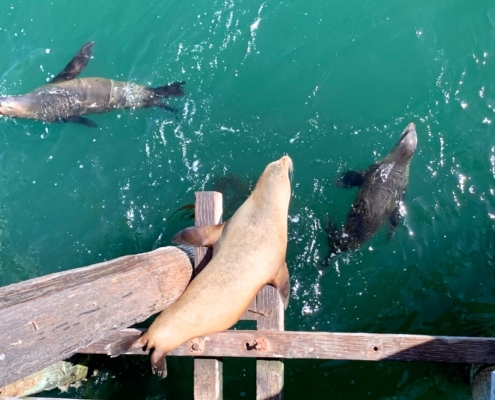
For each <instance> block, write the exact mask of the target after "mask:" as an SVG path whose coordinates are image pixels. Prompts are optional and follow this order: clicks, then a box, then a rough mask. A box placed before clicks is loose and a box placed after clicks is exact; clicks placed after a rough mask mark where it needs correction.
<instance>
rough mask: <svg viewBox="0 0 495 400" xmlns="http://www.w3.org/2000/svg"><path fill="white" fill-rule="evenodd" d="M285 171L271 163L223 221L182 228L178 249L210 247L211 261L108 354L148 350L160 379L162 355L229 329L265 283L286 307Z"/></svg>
mask: <svg viewBox="0 0 495 400" xmlns="http://www.w3.org/2000/svg"><path fill="white" fill-rule="evenodd" d="M291 170H292V160H291V159H290V158H289V157H288V156H284V157H282V158H281V159H280V160H278V161H274V162H272V163H271V164H269V165H268V166H267V167H266V169H265V171H264V172H263V174H262V175H261V176H260V178H259V179H258V182H257V184H256V186H255V188H254V190H253V192H252V193H251V195H250V196H249V197H248V199H247V200H246V201H245V202H244V203H243V204H242V205H241V206H240V207H239V209H238V210H237V211H236V212H235V213H234V215H233V216H232V218H230V219H229V220H228V221H227V222H225V223H223V224H220V225H209V226H202V227H194V228H187V229H184V230H182V231H180V232H179V233H177V234H176V235H175V236H174V237H173V239H172V241H173V242H175V243H178V244H184V245H192V246H213V257H212V259H211V261H210V262H209V264H208V265H207V266H206V267H205V268H204V269H203V270H202V271H201V272H200V273H199V274H198V275H197V277H196V278H194V279H193V280H192V281H191V283H190V284H189V286H188V287H187V289H186V291H185V292H184V293H183V294H182V296H181V297H180V298H179V300H177V302H176V303H174V304H172V305H171V306H169V307H168V308H167V309H165V310H164V311H163V312H162V313H161V314H160V315H159V316H158V317H157V319H156V320H155V321H154V322H153V323H152V324H151V326H150V327H149V329H148V331H146V333H144V334H143V335H142V336H141V337H140V338H139V339H138V340H137V341H135V342H134V343H133V344H132V345H131V346H129V344H125V343H122V344H121V346H120V348H119V347H118V346H110V348H109V349H108V353H109V355H112V356H116V355H119V354H121V353H124V352H126V351H128V350H131V349H137V348H141V347H144V346H146V348H147V349H148V350H150V349H153V348H154V351H153V353H152V355H151V368H152V371H153V373H154V374H158V375H159V376H161V377H165V376H166V375H167V366H166V362H165V355H166V354H167V353H168V352H169V351H171V350H173V349H174V348H176V347H177V346H179V345H180V344H181V343H184V342H185V341H187V340H190V339H192V338H194V337H197V336H201V335H207V334H209V333H213V332H220V331H223V330H225V329H228V328H230V327H231V326H232V325H234V324H235V323H236V322H237V321H238V320H239V318H240V317H241V316H242V314H243V313H244V312H245V311H246V310H247V309H248V306H249V304H250V303H251V300H252V299H253V298H254V297H255V296H256V294H257V293H258V292H259V291H260V290H261V288H262V287H263V286H265V285H266V284H270V285H273V286H275V287H277V288H278V289H279V291H280V294H281V296H282V299H283V302H284V305H285V307H287V304H288V302H289V271H288V269H287V264H286V263H285V253H286V248H287V217H288V215H287V213H288V208H289V200H290V196H291V187H290V179H289V174H290V172H291Z"/></svg>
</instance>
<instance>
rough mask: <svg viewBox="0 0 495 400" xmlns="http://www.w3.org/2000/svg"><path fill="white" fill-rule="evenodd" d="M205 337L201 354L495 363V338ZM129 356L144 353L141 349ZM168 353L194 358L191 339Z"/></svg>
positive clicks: (95, 348) (98, 348) (98, 346)
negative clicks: (259, 343) (261, 345)
mask: <svg viewBox="0 0 495 400" xmlns="http://www.w3.org/2000/svg"><path fill="white" fill-rule="evenodd" d="M126 331H131V332H132V331H133V330H126ZM134 331H135V333H134V334H135V335H137V336H139V334H140V331H139V330H134ZM127 334H128V333H127ZM119 335H121V333H120V332H116V333H115V334H114V339H115V338H117V337H118V336H119ZM259 338H263V339H265V341H266V350H264V351H260V350H256V346H254V345H253V344H254V343H255V341H258V339H259ZM201 339H202V340H203V341H204V342H205V349H204V351H203V352H202V354H201V355H200V356H201V357H257V358H276V359H279V358H289V359H299V358H304V359H326V360H361V361H383V360H391V361H418V362H448V363H467V364H495V338H475V337H461V336H459V337H456V336H426V335H400V334H386V333H330V332H288V331H283V332H269V331H253V330H249V331H248V330H246V331H240V330H239V331H224V332H219V333H213V334H211V335H208V336H203V337H201ZM107 343H108V341H102V342H99V343H94V344H93V345H91V346H88V347H86V348H85V349H82V350H81V352H84V353H98V354H100V353H105V352H104V351H102V349H104V347H105V345H106V344H107ZM129 354H145V353H144V352H142V351H141V350H139V351H135V352H133V353H129ZM169 355H170V356H191V355H192V354H191V350H190V344H189V342H187V343H184V344H182V345H180V346H179V347H177V348H176V349H175V350H174V351H172V352H170V353H169ZM196 356H198V355H196Z"/></svg>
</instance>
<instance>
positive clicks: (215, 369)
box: [194, 358, 223, 400]
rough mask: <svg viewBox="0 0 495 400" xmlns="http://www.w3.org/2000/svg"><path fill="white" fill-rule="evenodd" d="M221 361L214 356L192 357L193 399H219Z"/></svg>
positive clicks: (221, 393) (221, 395)
mask: <svg viewBox="0 0 495 400" xmlns="http://www.w3.org/2000/svg"><path fill="white" fill-rule="evenodd" d="M222 369H223V363H222V362H221V361H220V360H217V359H215V358H205V359H201V358H195V359H194V399H195V400H221V399H222V398H223V385H222Z"/></svg>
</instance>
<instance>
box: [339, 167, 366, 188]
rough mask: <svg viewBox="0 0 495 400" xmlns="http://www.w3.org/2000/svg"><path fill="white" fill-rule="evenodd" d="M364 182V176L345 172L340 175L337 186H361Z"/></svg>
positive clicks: (358, 173)
mask: <svg viewBox="0 0 495 400" xmlns="http://www.w3.org/2000/svg"><path fill="white" fill-rule="evenodd" d="M363 182H364V174H363V173H362V172H359V171H347V172H344V173H343V174H342V176H341V177H340V179H339V186H342V187H346V188H349V187H354V186H361V185H362V184H363Z"/></svg>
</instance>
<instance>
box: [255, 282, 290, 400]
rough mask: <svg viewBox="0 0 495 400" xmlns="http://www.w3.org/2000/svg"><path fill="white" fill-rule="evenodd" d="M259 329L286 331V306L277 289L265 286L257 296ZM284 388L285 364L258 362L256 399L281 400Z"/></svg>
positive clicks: (264, 360) (273, 361) (262, 360)
mask: <svg viewBox="0 0 495 400" xmlns="http://www.w3.org/2000/svg"><path fill="white" fill-rule="evenodd" d="M256 308H257V311H258V314H257V328H258V330H262V331H273V332H278V331H283V330H284V305H283V303H282V299H281V298H280V294H279V292H278V290H277V289H275V288H274V287H272V286H265V287H264V288H263V289H261V291H260V292H259V293H258V295H257V296H256ZM283 388H284V363H283V362H282V361H281V360H267V359H259V360H258V361H256V398H257V399H258V400H263V399H270V400H281V399H282V398H283Z"/></svg>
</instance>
